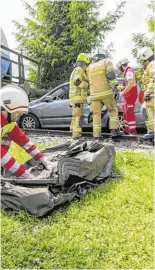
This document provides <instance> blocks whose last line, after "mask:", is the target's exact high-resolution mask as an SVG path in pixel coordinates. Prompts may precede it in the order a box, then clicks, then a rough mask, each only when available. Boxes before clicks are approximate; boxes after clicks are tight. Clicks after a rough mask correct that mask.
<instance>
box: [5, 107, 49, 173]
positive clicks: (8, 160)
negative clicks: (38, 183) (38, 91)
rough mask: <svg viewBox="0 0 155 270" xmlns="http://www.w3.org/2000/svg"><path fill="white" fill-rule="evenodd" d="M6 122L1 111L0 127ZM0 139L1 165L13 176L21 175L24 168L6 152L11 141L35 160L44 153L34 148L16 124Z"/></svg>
mask: <svg viewBox="0 0 155 270" xmlns="http://www.w3.org/2000/svg"><path fill="white" fill-rule="evenodd" d="M7 124H8V122H7V120H6V119H5V117H4V115H3V114H2V112H1V128H3V127H4V126H6V125H7ZM1 140H2V142H1V167H3V168H6V169H8V170H9V171H11V172H12V174H14V175H15V176H21V175H22V174H23V173H24V172H25V168H24V166H22V165H20V164H19V163H17V162H16V160H15V159H14V158H13V157H11V156H10V154H9V153H8V150H9V148H10V145H11V142H12V141H14V142H15V143H16V144H18V145H19V146H21V147H22V148H24V149H25V151H26V152H27V153H28V154H30V155H31V156H32V157H33V158H35V159H36V160H39V159H40V158H41V157H43V156H44V154H43V153H41V152H40V151H39V150H38V149H37V148H36V146H35V145H34V144H33V143H32V142H31V141H30V139H29V137H27V136H26V135H25V133H24V132H23V131H22V130H21V129H20V128H19V127H18V125H17V124H16V125H15V126H14V128H13V129H12V131H11V132H8V133H7V134H5V135H4V136H3V137H2V138H1ZM19 154H20V153H19Z"/></svg>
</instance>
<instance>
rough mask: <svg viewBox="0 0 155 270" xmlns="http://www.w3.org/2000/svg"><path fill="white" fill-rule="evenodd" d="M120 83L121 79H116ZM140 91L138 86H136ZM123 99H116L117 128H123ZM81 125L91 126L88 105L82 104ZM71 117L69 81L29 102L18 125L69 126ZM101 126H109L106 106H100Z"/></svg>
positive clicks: (140, 125) (138, 115) (139, 125)
mask: <svg viewBox="0 0 155 270" xmlns="http://www.w3.org/2000/svg"><path fill="white" fill-rule="evenodd" d="M118 81H119V84H122V79H118ZM138 91H140V87H138ZM122 105H123V100H122V98H119V99H118V100H117V106H118V110H119V129H120V130H122V129H123V109H122ZM140 109H141V104H140V103H139V101H138V99H137V102H136V107H135V114H136V123H137V128H143V127H144V126H145V125H144V121H143V119H142V117H141V113H140ZM83 116H84V117H83V127H92V123H90V106H89V105H88V104H84V110H83ZM71 118H72V108H71V106H70V102H69V83H68V82H67V83H64V84H61V85H59V86H57V87H56V88H54V89H53V90H51V91H50V92H48V93H47V94H46V95H44V96H43V97H41V98H39V99H37V100H35V101H32V102H30V103H29V112H28V114H25V115H23V116H22V117H21V118H20V120H19V125H20V126H21V127H22V128H24V129H38V128H69V127H70V124H71ZM102 127H103V128H105V129H108V128H109V113H108V111H107V108H106V107H105V106H103V108H102Z"/></svg>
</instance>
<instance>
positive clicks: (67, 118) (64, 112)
mask: <svg viewBox="0 0 155 270" xmlns="http://www.w3.org/2000/svg"><path fill="white" fill-rule="evenodd" d="M42 114H43V123H44V127H69V126H70V123H71V117H72V108H71V107H70V103H69V84H65V85H62V86H60V88H58V89H57V91H56V92H55V93H54V95H53V96H52V97H51V99H50V100H49V102H47V103H46V106H45V107H44V108H43V111H42Z"/></svg>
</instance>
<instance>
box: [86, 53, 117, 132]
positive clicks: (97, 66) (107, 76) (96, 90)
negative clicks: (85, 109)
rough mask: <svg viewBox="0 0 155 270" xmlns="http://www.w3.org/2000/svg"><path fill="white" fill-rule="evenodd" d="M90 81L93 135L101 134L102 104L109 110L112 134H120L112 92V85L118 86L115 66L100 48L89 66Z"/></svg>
mask: <svg viewBox="0 0 155 270" xmlns="http://www.w3.org/2000/svg"><path fill="white" fill-rule="evenodd" d="M88 77H89V83H90V110H91V113H92V114H93V136H94V137H100V136H101V128H102V125H101V123H102V119H101V113H102V106H103V104H104V105H105V106H106V107H107V109H108V111H109V116H110V121H109V127H110V129H111V135H112V136H118V135H120V133H119V130H118V109H117V106H116V101H115V99H114V95H113V92H112V86H114V87H116V86H118V82H117V80H116V75H115V71H114V66H113V64H112V62H111V61H110V60H109V59H106V57H105V55H104V53H103V52H102V51H101V50H100V51H99V52H98V53H97V54H96V55H94V56H93V62H92V63H91V64H90V65H89V67H88Z"/></svg>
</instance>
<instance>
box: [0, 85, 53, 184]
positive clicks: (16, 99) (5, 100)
mask: <svg viewBox="0 0 155 270" xmlns="http://www.w3.org/2000/svg"><path fill="white" fill-rule="evenodd" d="M0 106H1V167H2V168H4V169H7V170H9V171H10V172H11V173H12V175H15V176H17V177H22V178H26V179H33V178H34V176H33V175H32V174H31V173H29V172H28V171H27V170H26V169H25V168H24V166H23V165H21V164H19V163H18V162H17V161H16V160H15V159H14V158H13V157H12V156H11V155H10V154H9V153H8V150H9V148H10V145H11V142H12V141H14V142H15V143H16V144H18V145H19V146H21V147H22V148H23V149H24V150H25V151H26V152H27V153H28V154H29V155H31V156H32V157H33V158H34V159H35V160H39V161H40V162H41V163H42V164H44V166H45V168H46V169H47V170H50V168H51V163H50V162H49V161H47V160H46V158H45V157H44V154H43V153H41V152H40V151H39V150H38V149H37V148H36V146H35V145H34V144H33V143H32V142H31V141H30V139H29V137H27V136H26V135H25V133H24V132H23V131H22V130H21V129H20V128H19V127H18V125H17V124H16V121H17V119H18V118H19V117H21V116H22V115H23V114H24V113H28V97H27V95H26V93H25V92H24V90H23V89H21V88H19V87H17V86H14V85H7V86H4V87H3V88H1V89H0ZM19 155H20V153H19Z"/></svg>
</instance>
